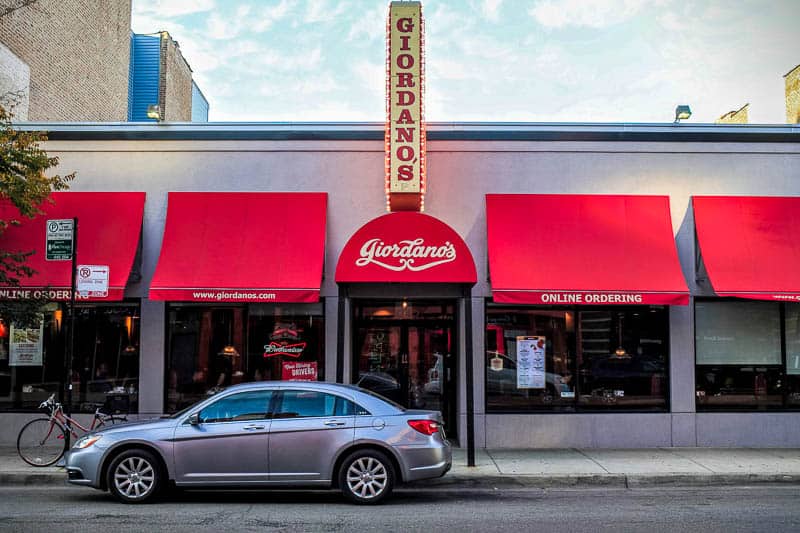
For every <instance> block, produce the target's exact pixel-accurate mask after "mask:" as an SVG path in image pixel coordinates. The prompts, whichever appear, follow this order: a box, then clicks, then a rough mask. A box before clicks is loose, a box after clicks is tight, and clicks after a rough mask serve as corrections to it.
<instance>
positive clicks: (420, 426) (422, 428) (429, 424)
mask: <svg viewBox="0 0 800 533" xmlns="http://www.w3.org/2000/svg"><path fill="white" fill-rule="evenodd" d="M408 425H409V426H411V427H412V428H414V429H415V430H417V431H419V432H420V433H422V434H423V435H433V434H434V433H438V432H439V422H437V421H436V420H409V421H408Z"/></svg>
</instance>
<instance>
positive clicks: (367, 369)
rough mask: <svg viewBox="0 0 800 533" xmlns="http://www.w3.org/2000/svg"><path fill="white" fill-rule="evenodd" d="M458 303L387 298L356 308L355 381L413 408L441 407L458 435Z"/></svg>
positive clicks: (429, 408) (445, 417)
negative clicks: (455, 305) (455, 306)
mask: <svg viewBox="0 0 800 533" xmlns="http://www.w3.org/2000/svg"><path fill="white" fill-rule="evenodd" d="M453 307H454V306H453V305H452V304H450V303H442V302H433V303H431V302H425V303H421V302H408V301H402V302H388V303H386V304H384V305H381V304H375V303H369V304H368V305H358V306H356V313H355V314H356V320H355V327H354V333H355V336H354V352H355V353H354V356H355V357H354V359H355V360H354V366H353V383H355V384H356V385H358V386H359V387H363V388H365V389H369V390H372V391H374V392H376V393H378V394H380V395H382V396H384V397H386V398H388V399H390V400H392V401H395V402H397V403H399V404H400V405H402V406H404V407H406V408H409V409H428V410H433V411H441V413H442V415H443V417H444V419H445V423H447V421H448V420H451V421H453V423H452V424H447V425H446V428H447V432H448V435H450V436H454V435H455V427H454V426H455V415H456V412H455V407H456V405H455V398H456V384H455V376H456V371H455V364H456V353H457V352H456V348H455V342H454V339H455V337H454V327H455V321H454V316H453Z"/></svg>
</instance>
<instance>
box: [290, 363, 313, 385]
mask: <svg viewBox="0 0 800 533" xmlns="http://www.w3.org/2000/svg"><path fill="white" fill-rule="evenodd" d="M281 379H282V380H284V381H287V380H294V381H317V363H316V361H312V362H308V363H306V362H302V361H285V362H284V363H283V371H282V372H281Z"/></svg>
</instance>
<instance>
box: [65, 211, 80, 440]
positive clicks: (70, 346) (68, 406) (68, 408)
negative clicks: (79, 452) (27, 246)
mask: <svg viewBox="0 0 800 533" xmlns="http://www.w3.org/2000/svg"><path fill="white" fill-rule="evenodd" d="M72 223H73V228H74V229H73V233H72V276H71V277H72V279H71V282H70V288H71V290H70V294H69V335H68V336H67V347H66V350H64V351H65V357H66V359H67V361H66V363H67V364H66V367H67V400H66V402H64V403H65V408H64V410H65V412H66V414H67V416H71V415H72V354H73V350H74V347H75V286H76V283H77V282H76V276H77V270H78V217H75V218H73V219H72ZM69 437H70V431H69V430H67V432H66V440H67V449H69V447H70V442H69Z"/></svg>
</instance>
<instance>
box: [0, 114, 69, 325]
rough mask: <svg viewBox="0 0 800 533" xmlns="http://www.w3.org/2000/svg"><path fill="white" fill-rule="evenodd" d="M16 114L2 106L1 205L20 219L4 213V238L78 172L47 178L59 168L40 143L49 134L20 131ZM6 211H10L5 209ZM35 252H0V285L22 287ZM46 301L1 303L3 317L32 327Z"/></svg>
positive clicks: (1, 230) (0, 222)
mask: <svg viewBox="0 0 800 533" xmlns="http://www.w3.org/2000/svg"><path fill="white" fill-rule="evenodd" d="M11 118H12V114H11V112H10V111H8V110H7V109H6V108H5V107H3V106H2V105H0V203H2V204H5V205H6V206H8V204H12V205H13V206H14V207H16V208H17V210H18V211H19V215H20V216H19V217H15V216H11V217H8V216H5V217H4V216H3V215H2V214H0V237H2V234H3V233H4V232H5V231H6V230H7V229H8V228H9V227H10V226H15V225H19V224H20V223H21V220H24V218H29V219H32V218H34V217H36V216H37V215H40V214H42V210H41V209H40V206H41V205H42V204H43V203H44V202H46V201H50V200H49V198H48V196H49V195H50V192H52V191H60V190H65V189H68V188H69V182H70V181H71V180H72V179H73V178H75V173H74V172H73V173H72V174H67V175H65V176H59V175H57V174H56V175H54V176H47V174H45V172H46V171H47V170H49V169H52V168H54V167H56V166H57V165H58V158H57V157H49V156H48V155H47V152H45V151H44V150H43V149H42V148H41V147H40V146H39V144H40V143H42V142H44V141H46V140H47V134H46V133H44V132H39V131H17V130H15V129H14V127H13V125H12V124H11ZM4 212H6V213H7V212H8V210H5V211H4ZM33 253H34V252H33V251H30V250H28V251H26V250H5V249H0V286H5V287H18V286H19V284H20V281H21V280H22V279H23V278H25V277H30V276H31V275H33V274H34V271H33V270H32V269H31V268H30V267H29V266H27V265H26V264H25V263H26V260H27V258H28V257H30V256H31V255H32V254H33ZM44 303H45V302H44V301H43V300H6V301H3V300H0V317H5V318H6V320H8V319H10V320H12V321H13V322H14V323H16V324H18V325H21V326H29V325H32V324H35V323H36V322H38V320H39V319H40V318H41V306H42V305H43V304H44Z"/></svg>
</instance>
